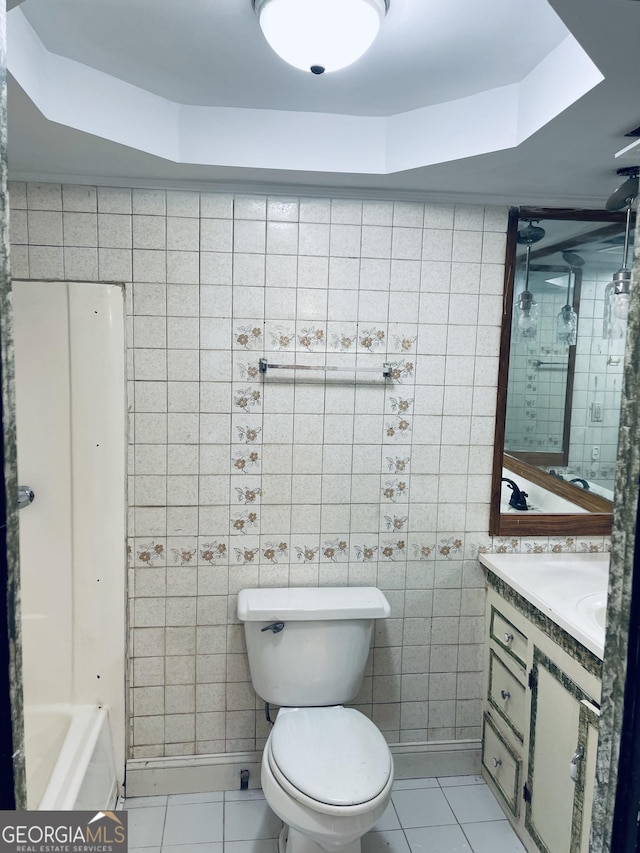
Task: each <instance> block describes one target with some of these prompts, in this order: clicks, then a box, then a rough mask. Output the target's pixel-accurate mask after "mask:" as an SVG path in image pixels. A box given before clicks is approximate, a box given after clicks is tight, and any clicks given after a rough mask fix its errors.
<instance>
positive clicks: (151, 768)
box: [126, 740, 481, 797]
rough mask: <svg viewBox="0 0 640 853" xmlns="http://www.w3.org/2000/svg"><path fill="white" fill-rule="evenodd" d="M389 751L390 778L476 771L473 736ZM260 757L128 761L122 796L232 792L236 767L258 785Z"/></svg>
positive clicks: (237, 773) (477, 761)
mask: <svg viewBox="0 0 640 853" xmlns="http://www.w3.org/2000/svg"><path fill="white" fill-rule="evenodd" d="M390 749H391V753H392V755H393V761H394V765H395V778H396V779H420V778H424V777H435V776H465V775H472V774H479V773H480V751H481V749H480V741H479V740H457V741H435V742H421V743H399V744H390ZM261 760H262V751H257V752H230V753H222V754H211V755H190V756H184V755H180V756H171V757H169V758H133V759H129V761H127V770H126V796H127V797H148V796H153V795H156V794H197V793H200V792H203V791H233V790H235V789H237V788H239V787H240V771H241V770H245V769H246V770H249V788H259V787H260V762H261Z"/></svg>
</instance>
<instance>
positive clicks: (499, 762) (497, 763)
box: [491, 758, 502, 768]
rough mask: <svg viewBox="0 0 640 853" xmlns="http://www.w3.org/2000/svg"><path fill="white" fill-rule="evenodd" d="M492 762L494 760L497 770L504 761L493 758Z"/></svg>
mask: <svg viewBox="0 0 640 853" xmlns="http://www.w3.org/2000/svg"><path fill="white" fill-rule="evenodd" d="M491 760H492V763H493V766H494V767H496V768H498V767H500V766H501V765H502V759H501V758H493V759H491Z"/></svg>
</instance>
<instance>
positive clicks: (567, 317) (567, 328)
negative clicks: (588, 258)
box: [556, 252, 584, 347]
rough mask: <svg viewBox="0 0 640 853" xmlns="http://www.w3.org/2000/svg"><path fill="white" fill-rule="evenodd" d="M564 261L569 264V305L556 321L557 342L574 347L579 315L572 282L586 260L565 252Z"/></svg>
mask: <svg viewBox="0 0 640 853" xmlns="http://www.w3.org/2000/svg"><path fill="white" fill-rule="evenodd" d="M562 259H563V261H564V262H565V263H567V264H569V283H568V285H567V303H566V305H563V306H562V308H561V309H560V313H559V314H558V317H557V321H556V340H557V341H558V343H561V344H567V346H570V347H574V346H575V345H576V342H577V340H578V315H577V314H576V311H575V308H574V307H573V299H572V298H571V282H572V279H574V276H575V271H576V269H578V268H580V267H583V266H584V258H581V257H580V255H578V254H577V253H576V252H563V253H562ZM574 280H575V279H574Z"/></svg>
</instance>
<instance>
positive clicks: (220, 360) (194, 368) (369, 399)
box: [11, 183, 615, 757]
mask: <svg viewBox="0 0 640 853" xmlns="http://www.w3.org/2000/svg"><path fill="white" fill-rule="evenodd" d="M11 205H12V210H11V216H12V235H13V238H14V241H13V245H12V265H13V271H14V277H33V278H46V279H51V278H53V279H55V278H65V277H67V278H88V279H97V280H109V281H111V280H119V281H125V282H126V285H127V306H128V312H129V315H130V317H129V320H130V336H129V345H130V350H129V360H128V364H129V371H130V372H129V380H130V382H129V409H130V413H131V425H130V433H129V438H130V443H131V445H130V451H131V452H130V456H129V475H130V479H129V483H130V492H129V507H130V509H129V534H130V540H129V549H130V572H129V578H130V584H129V590H130V600H131V607H130V626H131V630H130V645H129V657H130V689H131V702H130V708H131V744H130V751H131V755H133V756H136V757H144V756H162V755H189V754H195V753H209V752H224V751H235V750H244V749H253V748H255V747H256V746H260V745H261V744H262V743H263V742H264V740H265V738H266V736H267V733H268V732H267V726H266V723H265V722H264V718H263V713H262V710H261V702H260V700H258V699H257V698H256V697H255V695H254V693H253V691H252V689H251V685H250V681H249V673H248V667H247V660H246V655H245V650H244V640H243V633H242V628H241V626H240V625H239V624H238V622H237V619H236V616H235V605H236V595H237V592H238V591H239V590H240V589H242V588H243V587H244V586H256V585H268V586H275V585H285V586H286V585H316V584H339V585H343V584H376V585H378V586H379V587H380V588H381V589H383V590H384V591H385V593H386V595H387V597H388V598H389V601H390V603H391V607H392V615H391V618H390V619H389V620H387V621H385V622H382V623H380V624H378V625H377V627H376V633H375V642H374V648H373V649H372V653H371V657H370V661H369V665H368V668H367V673H366V677H365V680H364V683H363V687H362V690H361V693H360V696H359V697H358V699H357V701H356V704H357V706H358V707H359V708H360V709H361V710H362V711H364V713H366V714H368V715H369V716H370V717H371V718H372V719H373V720H374V721H375V722H376V723H377V725H378V726H379V727H380V728H381V729H382V731H383V732H384V733H385V735H386V736H387V737H388V738H389V740H390V741H404V742H408V741H423V740H427V739H447V738H467V737H478V736H479V732H480V728H479V726H480V706H481V679H480V670H481V668H482V641H483V635H482V613H483V608H484V578H483V574H482V572H481V570H480V568H479V564H478V562H477V560H476V556H477V552H478V551H479V550H482V549H489V548H492V547H493V548H494V549H496V550H499V551H512V550H519V549H521V548H522V549H523V550H525V549H528V550H545V549H548V548H555V549H558V548H566V547H572V548H576V547H583V548H596V547H598V548H601V547H602V541H600V542H594V543H577V542H575V541H573V542H572V543H570V545H569V546H567V543H565V542H550V541H549V540H547V539H544V540H536V539H533V540H527V541H523V542H520V541H519V540H512V539H507V540H503V539H496V540H495V541H494V542H491V540H490V538H489V537H488V535H487V533H486V531H487V529H488V512H489V503H488V502H489V493H490V471H491V460H492V442H493V426H494V406H495V385H496V380H497V369H498V338H499V324H500V312H501V298H500V295H501V293H502V286H503V257H504V242H505V229H506V219H507V217H506V213H507V212H506V210H505V209H499V208H491V207H487V208H484V207H482V206H477V205H458V206H455V207H454V206H450V205H434V204H422V203H410V202H391V201H369V200H367V201H357V200H345V199H333V200H332V199H297V198H289V197H284V196H282V197H280V196H272V197H268V198H267V197H258V196H256V197H248V196H236V197H234V196H232V195H229V194H223V193H197V192H187V191H176V192H165V191H162V190H143V189H133V190H129V189H125V188H108V187H98V188H97V189H96V188H92V187H73V186H64V187H61V186H59V185H52V184H28V185H26V186H25V185H24V184H20V183H18V184H14V185H13V186H12V187H11ZM263 355H266V356H267V357H268V359H269V360H270V361H272V362H281V363H290V362H292V361H297V362H299V363H303V364H310V365H314V366H323V365H330V366H337V367H341V368H353V367H371V366H374V367H376V368H378V369H379V371H380V372H379V373H378V374H373V373H355V374H354V373H353V372H348V371H345V372H331V373H326V374H324V373H311V372H308V373H303V372H302V371H300V372H298V373H292V372H287V371H277V372H276V371H270V372H268V373H267V375H266V377H264V378H263V377H262V376H261V375H260V373H259V371H258V360H259V358H260V357H261V356H263ZM385 361H389V362H391V364H392V378H391V379H390V380H384V379H383V377H382V375H381V371H382V364H383V362H385ZM610 390H611V393H614V392H615V389H610Z"/></svg>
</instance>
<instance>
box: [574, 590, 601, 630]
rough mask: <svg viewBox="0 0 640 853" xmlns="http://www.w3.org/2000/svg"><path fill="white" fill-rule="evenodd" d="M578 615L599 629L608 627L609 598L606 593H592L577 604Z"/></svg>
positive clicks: (580, 599)
mask: <svg viewBox="0 0 640 853" xmlns="http://www.w3.org/2000/svg"><path fill="white" fill-rule="evenodd" d="M576 614H577V615H578V617H579V618H581V619H585V620H586V621H589V622H591V623H592V624H593V623H594V622H595V624H596V625H597V626H598V627H599V628H606V626H607V596H606V593H604V592H592V593H590V594H589V595H585V596H583V597H582V598H579V599H578V601H577V602H576Z"/></svg>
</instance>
